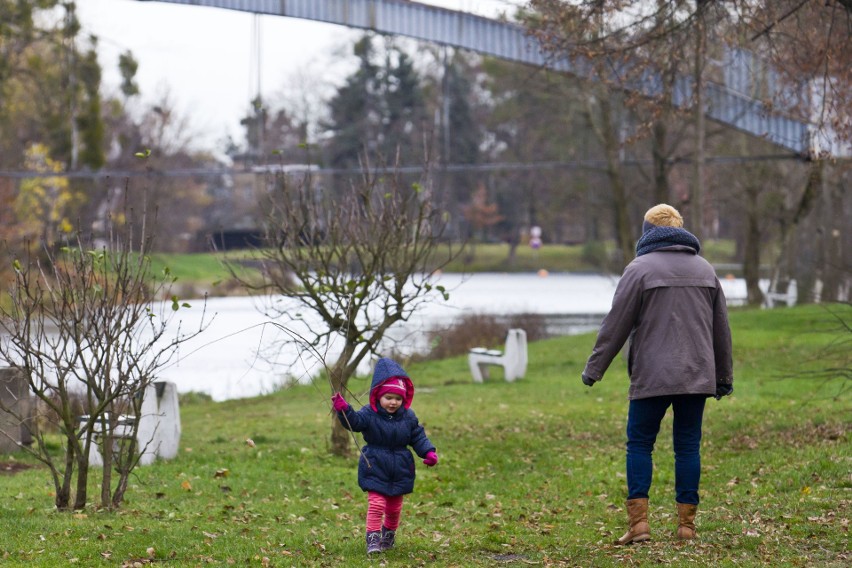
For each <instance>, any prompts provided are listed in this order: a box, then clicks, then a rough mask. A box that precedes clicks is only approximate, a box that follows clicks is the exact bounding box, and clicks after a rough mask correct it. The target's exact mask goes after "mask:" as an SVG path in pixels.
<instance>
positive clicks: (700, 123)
mask: <svg viewBox="0 0 852 568" xmlns="http://www.w3.org/2000/svg"><path fill="white" fill-rule="evenodd" d="M705 2H706V0H703V1H699V2H698V12H697V14H696V16H697V19H696V26H695V27H696V29H695V70H694V72H695V75H694V81H693V85H694V89H695V92H694V93H693V95H694V97H695V179H693V182H692V195H691V196H690V197H689V202H690V204H691V206H692V216H693V220H692V227H691V229H692V233H693V234H694V235H695V236H696V237H697V238H698V240H699V241H701V240H702V239H703V238H704V160H705V149H704V135H705V130H706V128H705V122H704V53H705V50H706V40H707V38H706V30H705V26H704V23H705V22H704V4H705Z"/></svg>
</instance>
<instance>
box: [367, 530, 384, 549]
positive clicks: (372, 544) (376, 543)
mask: <svg viewBox="0 0 852 568" xmlns="http://www.w3.org/2000/svg"><path fill="white" fill-rule="evenodd" d="M381 551H382V533H380V532H379V531H370V532H368V533H367V554H375V553H376V552H381Z"/></svg>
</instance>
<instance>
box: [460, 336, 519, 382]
mask: <svg viewBox="0 0 852 568" xmlns="http://www.w3.org/2000/svg"><path fill="white" fill-rule="evenodd" d="M467 362H468V365H469V366H470V374H471V375H473V380H474V382H477V383H481V382H483V381H484V380H487V379H488V378H489V373H488V368H489V367H503V378H504V379H505V380H506V381H508V382H512V381H514V380H515V379H522V378H523V377H524V375H526V373H527V332H526V331H524V330H523V329H510V330H509V333H508V334H507V335H506V345H505V346H504V348H503V351H500V350H498V349H486V348H485V347H474V348H473V349H471V350H470V353H468V356H467Z"/></svg>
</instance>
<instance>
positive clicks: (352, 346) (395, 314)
mask: <svg viewBox="0 0 852 568" xmlns="http://www.w3.org/2000/svg"><path fill="white" fill-rule="evenodd" d="M382 169H383V170H384V171H383V172H382V173H376V172H372V171H371V169H370V168H369V167H365V168H364V169H363V173H362V174H361V177H360V179H358V180H356V181H355V182H354V183H353V184H352V186H351V187H350V188H349V189H347V190H345V191H341V192H340V193H337V194H336V193H335V192H333V191H332V190H329V189H327V188H326V187H324V186H323V185H322V184H320V183H318V182H317V180H315V179H314V178H313V177H311V176H310V175H308V176H305V177H304V178H303V179H296V178H295V177H294V176H293V175H285V174H282V175H278V176H276V177H275V179H274V180H272V181H273V184H272V187H271V189H270V191H269V193H268V195H267V196H266V198H265V199H266V200H265V203H264V207H263V210H264V211H265V212H266V218H265V219H264V220H263V221H264V226H265V228H266V229H265V235H266V245H267V247H266V248H262V249H260V250H259V251H258V254H259V255H260V262H261V265H262V272H263V274H264V276H265V277H264V280H263V282H262V283H261V284H257V283H254V284H251V283H248V282H245V279H243V281H244V283H246V284H247V285H248V286H249V288H250V289H252V290H254V291H264V292H270V293H272V294H274V295H277V296H278V297H279V298H281V297H284V298H289V299H291V300H292V302H291V303H290V304H288V305H287V306H286V307H280V304H276V303H273V304H272V305H271V306H270V307H269V309H268V313H270V315H272V316H274V317H276V319H277V320H278V321H279V322H281V327H283V328H285V329H294V328H299V329H305V331H304V335H302V334H301V332H300V333H299V334H293V335H292V336H289V337H290V339H287V340H285V343H289V344H292V345H295V348H296V350H297V351H299V353H300V356H301V355H302V354H305V355H306V356H309V357H310V358H311V359H314V358H315V357H317V356H321V357H322V358H323V361H322V364H323V365H324V366H325V372H327V373H328V378H329V381H330V385H331V389H332V391H333V392H337V391H345V390H346V389H347V384H348V381H349V379H350V378H351V377H352V376H353V375H354V374H355V372H356V370H357V368H358V365H359V364H360V363H361V362H362V361H365V359H367V358H368V357H369V356H370V355H371V354H373V353H376V352H377V350H378V349H379V348H380V344H381V342H382V340H383V339H385V337H386V334H387V333H388V330H389V329H390V328H391V327H392V326H394V325H395V324H397V323H398V322H402V321H406V320H408V319H409V318H410V317H411V316H412V315H413V314H414V313H415V312H416V311H417V310H418V308H420V307H421V306H423V305H424V304H425V303H427V302H430V301H435V300H436V296H443V297H444V299H446V298H447V297H448V293H447V291H446V290H445V289H444V288H443V287H442V286H440V285H437V284H435V283H434V280H433V276H432V275H433V273H434V271H435V270H437V269H439V268H441V267H443V266H444V265H446V263H447V262H449V261H450V260H452V259H453V258H455V257H456V256H457V255H458V251H459V250H461V249H460V248H458V249H456V248H454V247H453V245H451V244H449V243H448V242H447V243H446V244H445V242H444V241H443V239H442V235H443V234H444V231H445V229H446V228H447V224H448V221H449V218H448V216H447V215H446V214H445V213H444V212H443V211H442V210H441V209H440V208H439V207H438V206H437V204H436V203H434V202H433V201H432V195H431V191H430V187H429V180H428V178H425V179H423V178H421V180H420V181H419V182H416V183H406V182H405V181H404V179H403V176H402V175H401V174H399V173H398V172H396V171H393V169H392V168H382ZM424 176H425V173H424ZM231 268H232V273H233V274H234V275H235V276H236V277H237V278H241V275H240V271H239V270H238V267H237V266H233V265H232V266H231ZM303 311H307V312H309V313H311V314H313V315H314V316H316V317H317V318H319V321H320V322H321V324H319V325H315V324H311V325H309V326H307V327H306V328H304V327H302V323H303V322H304V320H305V319H306V318H304V317H303V313H302V312H303ZM331 352H334V353H335V355H334V357H335V359H334V361H332V362H329V363H328V364H326V363H325V361H324V357H325V356H326V354H327V353H331ZM349 448H350V444H349V433H348V432H347V431H346V430H344V429H343V428H342V427H341V426H340V424H339V421H338V420H336V419H333V420H332V433H331V451H332V453H335V454H338V455H345V454H348V453H349Z"/></svg>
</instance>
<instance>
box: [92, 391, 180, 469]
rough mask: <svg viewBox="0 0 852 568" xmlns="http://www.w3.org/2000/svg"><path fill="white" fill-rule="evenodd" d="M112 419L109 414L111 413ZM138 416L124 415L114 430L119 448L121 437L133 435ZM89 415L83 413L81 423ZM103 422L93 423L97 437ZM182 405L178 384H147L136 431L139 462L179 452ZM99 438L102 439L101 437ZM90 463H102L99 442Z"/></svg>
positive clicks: (163, 457)
mask: <svg viewBox="0 0 852 568" xmlns="http://www.w3.org/2000/svg"><path fill="white" fill-rule="evenodd" d="M107 419H108V417H107ZM136 419H137V417H135V416H128V415H120V416H119V417H118V420H117V422H116V425H115V428H114V430H113V432H112V435H113V438H115V441H116V447H114V450H117V449H118V447H117V446H118V445H120V444H119V443H120V440H121V439H129V438H131V437H132V436H133V426H134V424H135V422H136ZM88 420H89V417H88V416H81V417H80V424H81V425H82V424H84V423H85V422H88ZM101 430H102V425H101V423H100V422H96V423H95V424H93V425H92V432H93V433H94V437H95V439H96V440H98V439H99V438H100V437H101ZM180 433H181V428H180V408H179V406H178V393H177V386H176V385H175V384H174V383H171V382H156V383H153V384H150V385H148V386H147V387H146V388H145V391H144V395H143V398H142V408H141V411H140V413H139V428H138V430H137V431H136V443H137V447H138V449H139V451H140V452H141V454H142V455H141V456H140V458H139V465H148V464H151V463H154V460H155V459H157V458H161V459H172V458H174V457H176V456H177V454H178V447H179V445H180ZM98 441H99V440H98ZM89 465H93V466H102V465H103V457H102V456H101V453H100V450H99V449H98V447H97V444H93V445H92V448H91V450H90V452H89Z"/></svg>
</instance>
